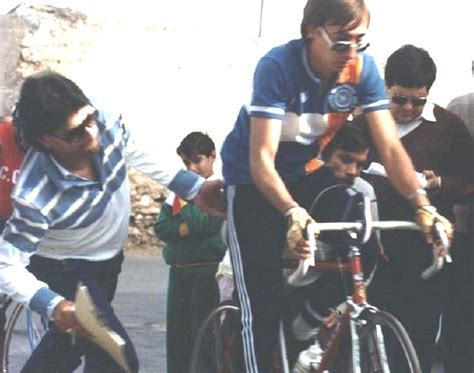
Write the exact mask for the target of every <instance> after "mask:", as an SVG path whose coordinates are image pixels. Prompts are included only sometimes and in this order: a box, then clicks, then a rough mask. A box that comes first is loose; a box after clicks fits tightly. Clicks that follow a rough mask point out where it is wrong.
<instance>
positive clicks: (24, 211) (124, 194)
mask: <svg viewBox="0 0 474 373" xmlns="http://www.w3.org/2000/svg"><path fill="white" fill-rule="evenodd" d="M97 126H98V130H99V141H100V145H101V149H100V152H99V153H98V154H97V155H96V156H95V162H96V169H97V171H98V174H99V177H98V180H97V181H93V180H88V179H85V178H82V177H80V176H77V175H75V174H72V173H71V172H69V171H68V170H67V169H65V168H64V167H63V166H61V164H59V163H58V162H57V161H56V160H55V159H54V157H53V156H52V155H51V154H48V153H43V152H38V151H35V150H33V149H30V150H29V151H28V152H27V154H26V156H25V158H24V160H23V164H22V168H21V170H20V177H19V180H18V182H17V184H16V187H15V190H14V192H13V195H12V198H13V203H14V213H13V215H12V217H11V218H10V219H9V221H8V222H7V224H6V226H5V230H4V232H3V235H2V238H1V240H0V289H1V290H2V291H4V292H5V293H7V294H8V295H10V296H12V297H13V298H14V299H15V300H17V301H19V302H22V303H24V304H29V306H30V308H31V309H33V310H35V311H38V312H40V313H41V314H43V315H46V314H47V313H48V312H46V311H49V313H50V312H51V311H52V308H54V307H53V304H52V303H54V305H55V304H56V303H57V302H59V301H60V300H61V299H62V298H60V297H58V295H57V294H56V293H54V292H53V291H51V290H49V289H48V288H47V285H46V284H44V283H42V282H40V281H38V280H37V279H36V278H34V276H33V275H31V274H30V273H29V272H28V271H27V270H26V269H25V268H24V267H25V266H26V265H27V264H28V263H29V257H30V256H31V255H32V254H34V253H37V254H39V255H42V256H45V257H49V258H53V259H59V260H61V259H66V258H80V259H86V260H90V261H100V260H106V259H109V258H111V257H113V256H115V255H116V254H118V253H119V252H120V250H122V247H123V245H124V244H125V241H126V239H127V234H128V223H129V216H130V189H129V183H128V176H127V169H126V167H127V165H130V166H132V167H135V168H137V169H138V170H140V171H142V172H143V173H145V174H147V175H149V176H150V177H152V178H153V179H154V180H156V181H158V182H160V183H161V184H163V185H165V186H168V187H170V189H172V190H174V191H175V192H177V193H178V194H180V195H181V196H183V197H184V198H188V199H191V198H193V197H194V196H195V195H196V194H197V191H198V189H199V187H200V185H201V184H202V182H203V180H204V179H203V178H201V177H199V176H198V175H196V174H193V173H190V172H188V171H184V170H180V171H178V172H176V170H173V172H169V171H168V170H166V169H164V168H162V167H159V166H158V165H159V164H160V163H158V161H159V160H158V159H155V158H154V156H153V155H152V154H149V153H146V152H145V151H144V149H143V148H141V147H139V146H138V144H136V143H135V141H134V140H133V138H132V137H131V136H130V132H129V130H128V129H127V128H126V127H125V125H124V124H123V123H122V119H121V116H120V115H119V114H117V113H113V112H105V111H98V114H97ZM162 163H165V162H164V160H162Z"/></svg>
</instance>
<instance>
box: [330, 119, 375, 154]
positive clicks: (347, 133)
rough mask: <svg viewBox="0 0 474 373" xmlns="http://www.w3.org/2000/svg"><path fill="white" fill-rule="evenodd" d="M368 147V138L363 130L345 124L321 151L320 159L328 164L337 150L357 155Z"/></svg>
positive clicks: (347, 123)
mask: <svg viewBox="0 0 474 373" xmlns="http://www.w3.org/2000/svg"><path fill="white" fill-rule="evenodd" d="M370 145H371V143H370V136H369V134H368V133H367V130H366V129H365V128H362V127H361V126H356V125H354V124H352V123H349V122H346V123H345V124H344V125H343V126H342V127H341V128H340V129H339V131H337V133H336V135H335V136H334V137H333V139H332V140H331V141H330V142H329V144H328V145H326V147H325V148H324V149H323V151H322V158H323V160H324V161H325V162H328V161H329V159H331V156H332V155H333V153H334V152H335V151H336V150H338V149H341V150H344V151H346V152H351V153H352V152H355V153H358V152H363V151H364V150H367V149H368V148H369V147H370Z"/></svg>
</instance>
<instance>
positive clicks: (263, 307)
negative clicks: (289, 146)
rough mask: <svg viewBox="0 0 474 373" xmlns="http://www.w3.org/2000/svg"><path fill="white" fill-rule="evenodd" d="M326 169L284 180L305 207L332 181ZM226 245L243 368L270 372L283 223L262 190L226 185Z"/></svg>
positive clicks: (279, 304) (280, 294)
mask: <svg viewBox="0 0 474 373" xmlns="http://www.w3.org/2000/svg"><path fill="white" fill-rule="evenodd" d="M335 183H336V181H335V178H334V176H333V174H332V173H331V172H330V171H329V170H328V169H325V168H323V169H321V170H318V171H317V172H315V173H314V174H312V175H308V176H305V177H303V178H301V179H300V180H298V181H295V182H293V183H288V184H287V188H288V190H289V191H290V193H291V195H292V196H293V198H294V199H295V200H296V201H297V202H298V203H299V204H300V205H301V206H303V207H305V208H309V206H310V205H311V203H312V202H313V199H314V198H315V196H316V195H318V194H319V192H320V191H321V190H323V189H325V188H326V187H328V186H330V185H333V184H335ZM227 206H228V214H227V216H228V229H229V246H230V253H231V260H232V266H233V270H234V280H235V286H236V296H237V298H238V300H239V304H240V308H241V315H242V316H241V318H242V341H243V350H244V360H245V368H244V370H245V371H246V372H260V373H262V372H264V373H266V372H270V371H271V366H272V353H273V351H274V350H275V347H276V343H277V336H278V328H279V323H280V320H281V319H282V313H283V304H284V290H283V262H282V253H283V249H284V247H285V244H286V239H285V237H286V231H287V224H286V221H285V218H284V216H283V215H282V214H281V213H280V212H279V211H278V210H276V209H275V208H274V207H273V206H272V205H271V204H270V203H269V202H268V201H267V199H266V198H265V196H263V195H262V194H261V193H260V191H259V190H258V189H257V188H256V187H255V186H251V185H237V186H229V187H228V188H227Z"/></svg>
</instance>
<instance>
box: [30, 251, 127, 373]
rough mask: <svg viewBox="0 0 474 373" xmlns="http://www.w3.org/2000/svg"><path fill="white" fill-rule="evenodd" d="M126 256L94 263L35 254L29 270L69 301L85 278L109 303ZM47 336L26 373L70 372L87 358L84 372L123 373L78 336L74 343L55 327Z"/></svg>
mask: <svg viewBox="0 0 474 373" xmlns="http://www.w3.org/2000/svg"><path fill="white" fill-rule="evenodd" d="M122 262H123V253H122V252H121V253H120V254H118V255H116V256H115V257H113V258H111V259H109V260H105V261H100V262H91V261H87V260H80V259H67V260H54V259H48V258H45V257H41V256H38V255H35V256H33V257H32V258H31V262H30V265H29V267H28V269H29V270H30V272H32V273H34V274H35V275H36V277H37V278H38V279H39V280H41V281H44V282H45V283H47V284H48V285H49V287H50V288H51V289H52V290H54V291H55V292H57V293H58V294H60V295H62V296H64V297H65V298H66V299H68V300H74V297H75V292H76V288H77V284H78V282H79V281H81V279H83V278H84V276H88V278H89V279H90V280H92V281H94V282H96V283H97V285H98V286H99V287H100V288H101V290H102V291H103V294H105V296H106V297H107V301H108V302H109V303H111V302H112V299H113V298H114V295H115V290H116V288H117V281H118V275H119V273H120V271H121V268H122ZM50 327H51V329H50V330H49V331H48V332H47V333H46V334H45V335H44V337H43V338H42V339H41V341H40V343H39V344H38V346H37V347H36V349H35V350H34V351H33V353H32V355H31V356H30V358H29V359H28V361H27V362H26V364H25V366H24V367H23V369H22V372H24V373H30V372H35V373H67V372H72V371H74V369H76V368H77V367H78V366H79V365H80V364H81V357H82V356H83V355H85V369H84V371H85V372H91V373H92V372H94V373H95V372H97V373H99V372H110V373H112V372H121V371H122V369H121V368H120V367H119V366H118V365H117V364H116V363H115V362H114V361H113V360H112V359H111V358H110V357H109V356H108V354H107V353H106V352H104V351H103V350H102V349H101V348H99V347H98V346H97V345H95V344H94V343H92V342H89V341H87V340H85V339H83V338H80V337H78V338H77V340H76V341H75V343H73V341H72V340H71V337H70V335H68V334H66V333H64V332H62V331H60V330H59V329H57V328H56V327H54V325H52V324H51V325H50Z"/></svg>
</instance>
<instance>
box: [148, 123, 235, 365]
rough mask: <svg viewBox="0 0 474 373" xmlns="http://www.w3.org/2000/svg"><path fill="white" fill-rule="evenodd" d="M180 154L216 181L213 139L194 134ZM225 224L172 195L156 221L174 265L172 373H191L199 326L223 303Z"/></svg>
mask: <svg viewBox="0 0 474 373" xmlns="http://www.w3.org/2000/svg"><path fill="white" fill-rule="evenodd" d="M176 151H177V153H178V155H179V156H180V157H181V159H182V160H183V162H184V164H185V166H186V168H187V169H188V170H190V171H193V172H196V173H198V174H199V175H201V176H203V177H205V178H211V177H212V176H213V174H214V171H213V165H214V161H215V160H216V151H215V145H214V142H213V141H212V139H211V138H210V137H209V136H208V135H206V134H204V133H201V132H191V133H190V134H188V135H187V136H186V137H185V138H184V139H183V140H182V142H181V144H180V145H179V147H178V148H177V149H176ZM222 224H223V221H222V219H220V218H218V217H216V216H213V215H209V214H207V213H205V212H204V211H202V210H201V209H200V208H199V207H197V206H195V205H194V204H192V203H188V202H186V201H184V200H182V199H180V198H179V197H177V196H176V195H175V194H173V193H171V194H170V195H169V196H168V198H167V199H166V201H165V203H164V204H163V206H162V208H161V212H160V215H159V216H158V219H157V221H156V222H155V225H154V229H155V233H156V235H157V236H158V238H160V239H161V240H162V241H164V242H165V243H166V245H165V247H164V249H163V257H164V259H165V262H166V264H169V265H170V272H169V283H168V301H167V317H166V349H167V365H168V372H169V373H185V372H187V371H188V370H189V364H190V359H191V353H192V348H193V344H194V340H195V337H196V335H197V332H198V330H199V327H200V325H201V323H202V322H203V321H204V319H205V317H206V316H207V315H208V314H209V313H210V311H211V310H212V309H213V308H214V307H215V306H216V305H217V304H218V301H219V292H218V287H217V284H216V280H215V274H216V271H217V267H218V264H219V262H220V261H221V259H222V257H223V256H224V253H225V250H226V247H225V244H224V242H223V241H222V238H221V234H220V230H221V227H222Z"/></svg>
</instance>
